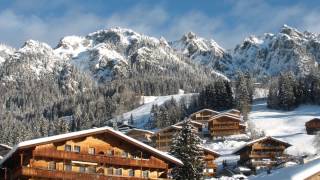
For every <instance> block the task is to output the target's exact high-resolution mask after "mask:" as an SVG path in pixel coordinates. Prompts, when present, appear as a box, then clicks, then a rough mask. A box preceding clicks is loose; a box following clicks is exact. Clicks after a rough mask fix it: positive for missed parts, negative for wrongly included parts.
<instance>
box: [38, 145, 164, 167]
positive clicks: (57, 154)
mask: <svg viewBox="0 0 320 180" xmlns="http://www.w3.org/2000/svg"><path fill="white" fill-rule="evenodd" d="M33 156H35V157H46V158H53V159H61V160H63V159H64V160H73V161H85V162H93V163H104V164H109V165H120V166H121V165H122V166H131V167H143V168H155V169H167V164H166V163H164V162H162V161H160V160H158V159H155V158H152V157H151V158H150V159H130V158H125V157H117V156H107V155H91V154H80V153H75V152H68V151H59V150H52V149H41V150H34V151H33Z"/></svg>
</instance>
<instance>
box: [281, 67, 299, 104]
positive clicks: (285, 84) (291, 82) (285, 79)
mask: <svg viewBox="0 0 320 180" xmlns="http://www.w3.org/2000/svg"><path fill="white" fill-rule="evenodd" d="M295 89H296V82H295V78H294V75H293V73H292V72H288V73H281V74H280V78H279V107H280V108H281V109H284V110H292V109H293V108H295V107H296V97H295Z"/></svg>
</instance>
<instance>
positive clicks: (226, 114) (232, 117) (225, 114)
mask: <svg viewBox="0 0 320 180" xmlns="http://www.w3.org/2000/svg"><path fill="white" fill-rule="evenodd" d="M220 117H229V118H231V119H234V120H237V121H241V118H240V117H237V116H234V115H231V114H229V113H220V114H217V115H215V116H212V117H210V119H209V122H210V121H212V120H214V119H217V118H220Z"/></svg>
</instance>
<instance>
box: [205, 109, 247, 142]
mask: <svg viewBox="0 0 320 180" xmlns="http://www.w3.org/2000/svg"><path fill="white" fill-rule="evenodd" d="M241 123H242V120H241V118H240V117H237V116H234V115H230V114H229V113H221V114H218V115H216V116H212V117H210V119H209V121H208V128H209V132H210V134H211V136H212V137H223V136H229V135H237V134H242V133H245V128H246V126H245V125H243V124H241Z"/></svg>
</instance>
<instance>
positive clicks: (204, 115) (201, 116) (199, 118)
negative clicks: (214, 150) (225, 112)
mask: <svg viewBox="0 0 320 180" xmlns="http://www.w3.org/2000/svg"><path fill="white" fill-rule="evenodd" d="M219 113H220V112H218V111H214V110H211V109H202V110H200V111H197V112H195V113H193V114H191V115H190V116H189V118H190V119H191V120H193V121H196V122H199V123H201V124H202V128H201V134H200V135H202V136H204V137H208V136H210V132H209V129H208V121H209V119H210V117H212V116H215V115H218V114H219Z"/></svg>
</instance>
